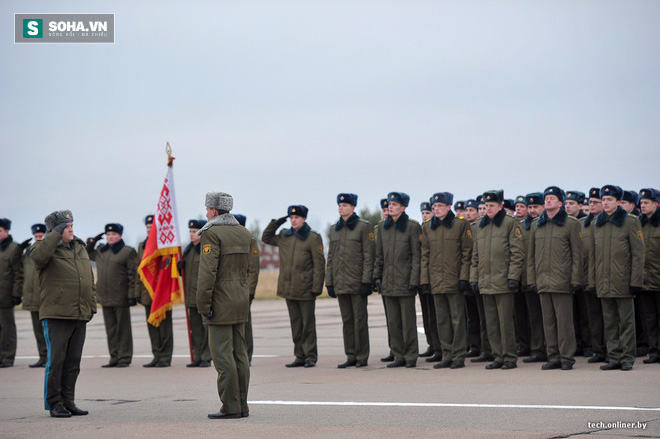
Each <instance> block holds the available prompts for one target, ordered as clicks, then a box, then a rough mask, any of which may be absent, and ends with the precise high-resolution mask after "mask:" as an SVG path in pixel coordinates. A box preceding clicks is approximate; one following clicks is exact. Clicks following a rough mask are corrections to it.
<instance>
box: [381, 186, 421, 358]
mask: <svg viewBox="0 0 660 439" xmlns="http://www.w3.org/2000/svg"><path fill="white" fill-rule="evenodd" d="M387 200H388V209H389V215H388V217H387V219H386V220H385V222H384V223H383V227H382V229H381V230H379V231H378V239H377V240H376V263H375V266H374V283H375V285H376V287H377V288H378V290H379V291H380V293H381V295H382V296H383V301H385V302H386V306H385V310H386V312H387V326H388V327H389V331H390V342H391V348H392V352H393V354H394V361H393V362H392V363H389V364H388V365H387V367H402V366H405V367H408V368H410V367H415V366H416V365H417V357H418V355H419V346H418V345H417V313H416V312H415V295H416V293H417V290H418V288H419V272H420V263H421V238H422V229H421V226H420V225H419V223H418V222H417V221H415V220H414V219H412V218H409V217H408V215H407V214H406V212H405V210H406V207H407V206H408V203H409V202H410V197H409V196H408V195H407V194H405V193H403V192H390V193H389V194H388V195H387Z"/></svg>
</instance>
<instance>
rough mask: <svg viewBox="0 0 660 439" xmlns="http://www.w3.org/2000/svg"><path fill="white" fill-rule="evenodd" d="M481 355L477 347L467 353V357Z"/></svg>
mask: <svg viewBox="0 0 660 439" xmlns="http://www.w3.org/2000/svg"><path fill="white" fill-rule="evenodd" d="M478 356H479V351H477V350H475V349H470V350H469V351H467V354H465V358H475V357H478Z"/></svg>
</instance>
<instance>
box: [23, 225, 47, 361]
mask: <svg viewBox="0 0 660 439" xmlns="http://www.w3.org/2000/svg"><path fill="white" fill-rule="evenodd" d="M45 233H46V225H45V224H33V225H32V236H34V242H39V241H41V240H42V239H44V234H45ZM28 242H29V240H28ZM31 252H32V248H31V247H28V248H27V249H26V250H25V253H23V258H22V259H23V260H22V263H23V309H24V310H26V311H30V316H31V317H32V330H33V332H34V338H35V339H36V340H37V351H38V352H39V360H38V361H37V362H36V363H34V364H30V367H45V366H46V362H47V361H48V347H47V346H46V339H45V338H44V330H43V328H42V327H41V321H40V320H39V302H40V301H41V297H40V294H39V277H38V275H37V270H36V268H35V267H34V262H33V261H32V258H31V257H30V253H31Z"/></svg>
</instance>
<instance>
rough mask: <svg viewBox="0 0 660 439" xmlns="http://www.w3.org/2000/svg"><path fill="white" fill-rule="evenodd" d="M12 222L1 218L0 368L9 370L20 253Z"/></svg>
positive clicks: (19, 287)
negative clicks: (14, 239) (15, 240)
mask: <svg viewBox="0 0 660 439" xmlns="http://www.w3.org/2000/svg"><path fill="white" fill-rule="evenodd" d="M10 229H11V221H10V220H8V219H7V218H0V367H12V366H13V365H14V358H15V357H16V320H15V319H14V307H15V306H17V305H20V304H21V300H22V299H21V293H22V291H21V290H22V288H23V265H22V264H21V259H20V254H21V253H22V252H23V250H22V249H19V247H18V245H17V244H16V243H15V242H14V241H13V238H12V236H11V235H10V234H9V230H10Z"/></svg>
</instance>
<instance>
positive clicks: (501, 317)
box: [481, 293, 518, 363]
mask: <svg viewBox="0 0 660 439" xmlns="http://www.w3.org/2000/svg"><path fill="white" fill-rule="evenodd" d="M515 294H516V293H501V294H482V296H481V297H483V299H484V311H485V313H486V327H487V328H488V341H489V342H490V347H491V349H492V351H493V357H495V361H499V362H500V363H502V362H504V361H511V362H513V363H516V362H517V361H518V356H517V355H516V329H515V327H514V323H513V307H514V297H515Z"/></svg>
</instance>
